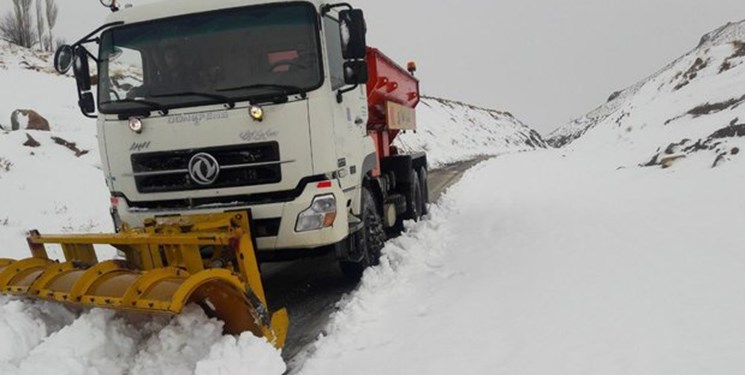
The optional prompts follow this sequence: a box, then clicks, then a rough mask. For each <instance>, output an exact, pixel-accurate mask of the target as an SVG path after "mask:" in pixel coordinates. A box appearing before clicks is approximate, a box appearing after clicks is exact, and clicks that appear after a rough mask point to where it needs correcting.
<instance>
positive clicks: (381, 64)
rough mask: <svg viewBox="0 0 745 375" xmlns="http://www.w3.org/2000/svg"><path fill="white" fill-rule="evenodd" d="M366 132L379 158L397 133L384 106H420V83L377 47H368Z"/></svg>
mask: <svg viewBox="0 0 745 375" xmlns="http://www.w3.org/2000/svg"><path fill="white" fill-rule="evenodd" d="M367 67H368V74H369V78H368V81H367V105H368V111H369V119H368V122H367V129H368V131H370V133H371V134H372V135H373V137H375V140H376V142H375V143H376V145H377V147H378V156H379V157H380V158H383V157H385V156H388V155H390V154H391V150H390V145H391V143H392V142H393V140H394V139H395V138H396V136H397V135H398V132H399V130H394V129H390V128H389V126H388V125H389V124H388V116H387V115H388V113H387V103H388V102H393V103H396V104H400V105H403V106H405V107H408V108H415V107H416V105H417V104H419V80H418V79H416V78H415V77H414V76H413V75H411V74H410V73H409V72H408V71H407V70H406V69H404V68H402V67H401V66H400V65H398V64H396V63H395V62H394V61H393V60H391V59H390V58H388V56H386V55H384V54H383V53H382V52H380V50H378V49H376V48H371V47H368V48H367Z"/></svg>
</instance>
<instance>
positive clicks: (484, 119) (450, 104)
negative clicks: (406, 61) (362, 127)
mask: <svg viewBox="0 0 745 375" xmlns="http://www.w3.org/2000/svg"><path fill="white" fill-rule="evenodd" d="M417 122H418V124H419V130H417V132H416V133H414V132H408V133H406V134H403V135H400V136H399V137H398V138H397V139H396V145H397V146H399V148H400V149H402V150H404V151H426V152H427V158H428V160H429V163H430V167H437V166H440V165H442V164H446V163H452V162H456V161H461V160H468V159H474V158H475V157H477V156H480V155H498V154H505V153H509V152H516V151H528V150H535V149H540V148H546V147H547V146H546V142H544V141H543V139H542V138H541V136H540V135H539V134H538V132H536V131H535V130H533V129H531V128H529V127H528V126H527V125H525V124H524V123H522V122H521V121H520V120H518V119H516V118H515V117H514V116H512V114H511V113H509V112H501V111H497V110H492V109H485V108H479V107H475V106H472V105H469V104H465V103H461V102H457V101H452V100H447V99H441V98H433V97H423V98H422V101H421V103H420V104H419V106H418V107H417Z"/></svg>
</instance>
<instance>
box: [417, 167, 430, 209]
mask: <svg viewBox="0 0 745 375" xmlns="http://www.w3.org/2000/svg"><path fill="white" fill-rule="evenodd" d="M427 174H428V173H427V168H425V167H422V168H420V169H419V189H421V191H422V211H421V212H422V215H426V214H428V213H429V210H428V209H427V203H429V184H428V183H427V177H428V176H427Z"/></svg>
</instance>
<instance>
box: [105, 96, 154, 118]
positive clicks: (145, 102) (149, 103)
mask: <svg viewBox="0 0 745 375" xmlns="http://www.w3.org/2000/svg"><path fill="white" fill-rule="evenodd" d="M119 103H135V104H143V105H146V106H147V107H148V108H149V109H150V110H153V111H159V112H160V113H162V114H163V115H164V116H165V115H167V114H168V110H167V109H166V108H164V107H163V105H161V104H160V103H156V102H153V101H150V100H143V99H129V98H128V99H119V100H114V101H111V100H109V101H107V102H101V103H99V104H119Z"/></svg>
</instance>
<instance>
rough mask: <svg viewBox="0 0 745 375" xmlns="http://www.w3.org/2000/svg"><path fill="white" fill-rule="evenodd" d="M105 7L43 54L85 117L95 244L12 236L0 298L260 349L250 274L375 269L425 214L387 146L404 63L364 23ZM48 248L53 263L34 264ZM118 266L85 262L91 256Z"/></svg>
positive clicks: (83, 237) (323, 12)
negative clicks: (98, 195) (322, 261)
mask: <svg viewBox="0 0 745 375" xmlns="http://www.w3.org/2000/svg"><path fill="white" fill-rule="evenodd" d="M101 1H102V3H104V5H106V6H108V7H110V8H111V9H112V13H111V14H110V16H109V17H108V18H107V20H106V21H105V23H104V24H103V25H102V26H100V27H99V28H97V29H96V30H94V31H92V32H91V33H90V34H89V35H87V36H85V37H83V38H82V39H80V40H79V41H77V42H76V43H74V44H72V45H65V46H62V47H60V48H59V49H58V51H57V53H56V54H55V57H54V64H55V68H56V69H57V71H58V72H59V73H61V74H66V73H67V72H68V71H69V70H70V69H72V71H73V73H74V77H75V81H76V86H77V95H78V104H79V106H80V109H81V112H82V114H83V115H85V116H87V117H92V118H96V119H97V135H98V140H99V148H100V154H101V161H102V166H103V172H104V174H105V176H104V177H105V180H106V185H107V187H108V189H109V190H110V192H111V217H112V220H113V223H114V227H115V231H114V232H113V233H111V234H65V235H50V234H40V233H38V232H36V231H31V232H29V235H28V244H29V248H30V251H31V257H30V258H28V259H24V260H17V261H16V260H10V259H0V292H2V293H4V294H10V295H17V296H26V297H30V298H38V299H44V300H51V301H56V302H59V303H63V304H68V305H72V306H80V307H98V308H109V309H114V310H120V311H128V312H135V313H143V314H168V315H174V314H179V313H180V312H181V311H182V309H183V308H184V306H186V305H187V304H192V303H193V304H197V305H199V306H200V307H202V308H203V309H204V310H205V312H206V313H207V314H208V315H209V316H211V317H215V318H218V319H220V320H222V321H224V323H225V325H224V328H225V332H226V333H230V334H236V333H239V332H244V331H251V332H253V333H254V334H256V335H257V336H261V337H266V338H267V339H268V340H269V341H270V342H272V343H274V345H276V346H277V347H281V346H282V345H283V344H284V340H285V337H286V330H287V326H288V316H287V312H286V310H285V309H279V310H277V311H270V309H269V305H268V304H267V300H266V296H265V293H264V289H263V286H262V280H261V275H260V270H259V262H263V261H281V260H291V259H295V258H299V257H307V256H311V255H318V254H329V253H333V254H335V256H336V257H337V259H338V261H339V264H340V267H341V270H342V272H343V274H345V275H346V276H348V277H351V278H359V277H360V276H361V274H362V272H363V270H364V269H365V268H366V267H368V266H370V265H374V264H376V262H377V261H378V258H379V256H380V251H381V249H382V247H383V244H384V241H385V240H386V239H387V236H390V235H391V234H392V233H396V232H397V231H400V230H401V228H402V222H403V221H404V220H411V219H413V220H417V219H418V218H419V217H420V216H421V215H422V214H424V213H425V211H426V209H427V206H426V203H427V199H428V198H427V196H428V188H427V159H426V155H425V154H424V153H417V154H403V153H399V152H398V150H397V149H396V148H395V147H394V146H393V145H392V142H393V140H394V138H395V137H396V136H397V135H398V134H399V133H400V132H402V131H407V130H415V129H416V113H415V107H416V105H417V103H418V102H419V81H418V80H417V79H416V78H415V77H414V71H415V70H416V66H415V65H414V64H413V63H409V65H408V66H407V68H406V69H405V68H403V67H401V66H399V65H397V64H396V63H394V62H393V61H392V60H391V59H389V58H388V57H386V56H385V55H384V54H383V53H382V52H381V51H379V50H377V49H375V48H372V47H369V46H367V44H366V31H367V29H366V23H365V20H364V15H363V12H362V11H361V10H359V9H355V8H354V7H353V6H351V5H350V4H346V3H339V4H327V3H324V2H321V1H315V0H313V1H266V0H261V1H259V0H224V1H219V2H213V1H203V0H179V1H166V2H161V3H158V4H153V5H142V6H135V7H126V8H123V9H119V8H118V7H117V5H116V3H115V2H113V1H111V0H109V1H106V0H101ZM48 246H54V247H55V248H57V249H59V248H61V250H62V253H63V254H64V259H51V258H50V256H49V253H48V250H49V249H48ZM100 246H113V247H114V248H116V249H117V250H118V251H119V254H120V255H121V256H120V257H119V258H117V259H113V260H104V261H99V259H98V257H97V255H96V248H97V247H100Z"/></svg>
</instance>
